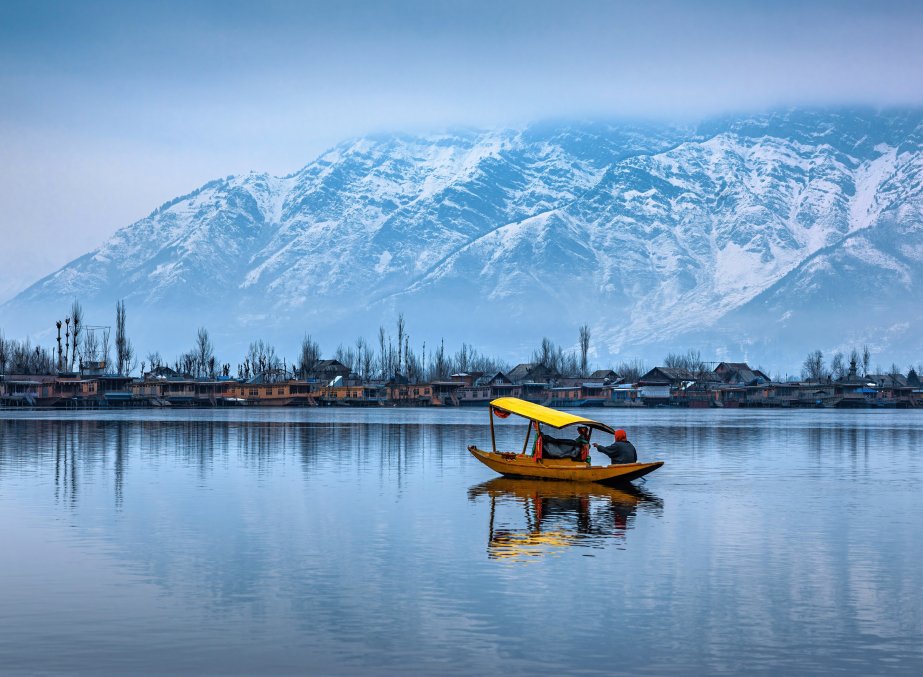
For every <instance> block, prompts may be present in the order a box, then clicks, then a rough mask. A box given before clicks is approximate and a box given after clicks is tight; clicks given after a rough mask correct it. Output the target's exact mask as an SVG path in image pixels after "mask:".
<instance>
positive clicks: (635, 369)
mask: <svg viewBox="0 0 923 677" xmlns="http://www.w3.org/2000/svg"><path fill="white" fill-rule="evenodd" d="M615 372H616V373H617V374H618V375H619V376H620V377H621V378H623V379H625V381H626V382H628V383H637V382H638V379H640V378H641V375H642V374H644V373H646V372H647V370H646V369H645V368H644V362H643V361H641V360H639V359H634V360H631V361H629V362H622V363H620V364H619V366H617V367H616V368H615Z"/></svg>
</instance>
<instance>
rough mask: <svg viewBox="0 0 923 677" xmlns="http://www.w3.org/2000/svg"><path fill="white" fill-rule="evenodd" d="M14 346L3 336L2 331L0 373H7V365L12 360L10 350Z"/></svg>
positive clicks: (0, 339)
mask: <svg viewBox="0 0 923 677" xmlns="http://www.w3.org/2000/svg"><path fill="white" fill-rule="evenodd" d="M11 349H12V346H11V345H10V343H9V342H8V341H7V340H6V339H5V338H3V332H2V331H0V374H3V373H6V365H7V364H8V363H9V361H10V352H11Z"/></svg>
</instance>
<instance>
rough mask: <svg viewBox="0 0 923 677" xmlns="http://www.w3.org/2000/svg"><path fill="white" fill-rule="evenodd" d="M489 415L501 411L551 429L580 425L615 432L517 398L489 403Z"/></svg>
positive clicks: (505, 398)
mask: <svg viewBox="0 0 923 677" xmlns="http://www.w3.org/2000/svg"><path fill="white" fill-rule="evenodd" d="M490 406H491V413H493V412H494V411H502V412H507V413H510V414H516V415H517V416H522V417H523V418H527V419H529V420H531V421H538V422H539V423H545V424H546V425H550V426H551V427H552V428H563V427H565V426H569V425H575V424H581V425H585V426H589V427H590V428H596V429H597V430H603V431H605V432H607V433H610V434H615V430H614V429H613V428H610V427H609V426H607V425H606V424H605V423H600V422H599V421H594V420H593V419H589V418H584V417H583V416H575V415H574V414H566V413H564V412H563V411H558V410H556V409H551V408H550V407H543V406H542V405H540V404H535V403H534V402H526V401H525V400H521V399H519V398H518V397H498V398H497V399H495V400H493V401H492V402H491V403H490Z"/></svg>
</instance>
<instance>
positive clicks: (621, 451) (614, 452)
mask: <svg viewBox="0 0 923 677" xmlns="http://www.w3.org/2000/svg"><path fill="white" fill-rule="evenodd" d="M593 446H594V447H596V449H597V450H599V451H601V452H603V453H604V454H605V455H606V456H608V457H609V462H610V463H611V464H613V465H614V464H616V463H637V462H638V452H637V450H636V449H635V445H633V444H632V443H631V442H629V441H628V435H626V434H625V431H624V430H616V431H615V442H614V443H612V444H610V445H609V446H608V447H601V446H599V445H598V444H594V445H593Z"/></svg>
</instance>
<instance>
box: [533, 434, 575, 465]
mask: <svg viewBox="0 0 923 677" xmlns="http://www.w3.org/2000/svg"><path fill="white" fill-rule="evenodd" d="M542 456H544V457H545V458H573V459H579V458H580V445H579V444H577V443H576V442H575V441H574V440H566V439H561V438H559V437H552V436H551V435H546V434H544V433H543V434H542Z"/></svg>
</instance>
